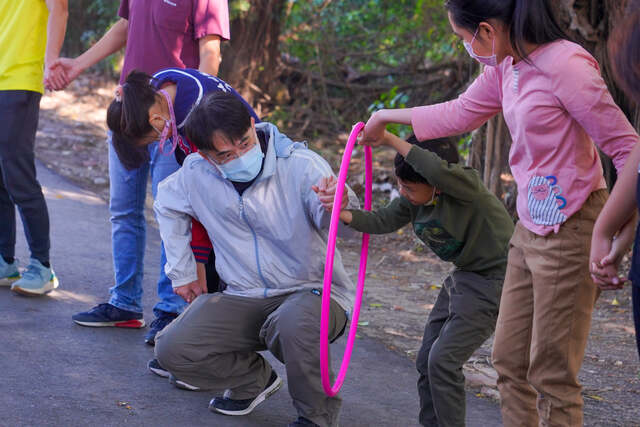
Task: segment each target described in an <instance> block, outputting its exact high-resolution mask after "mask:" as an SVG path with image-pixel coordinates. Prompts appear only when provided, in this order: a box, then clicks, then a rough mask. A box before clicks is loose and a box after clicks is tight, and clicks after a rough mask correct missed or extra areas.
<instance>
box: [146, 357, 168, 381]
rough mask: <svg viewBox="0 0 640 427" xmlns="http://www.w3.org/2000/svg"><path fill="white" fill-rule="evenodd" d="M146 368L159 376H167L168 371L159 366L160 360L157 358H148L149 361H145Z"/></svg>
mask: <svg viewBox="0 0 640 427" xmlns="http://www.w3.org/2000/svg"><path fill="white" fill-rule="evenodd" d="M147 368H149V370H150V371H151V372H153V373H154V374H156V375H158V376H159V377H162V378H169V375H170V374H169V371H167V370H166V369H164V368H163V367H162V366H160V362H158V359H151V360H149V363H147Z"/></svg>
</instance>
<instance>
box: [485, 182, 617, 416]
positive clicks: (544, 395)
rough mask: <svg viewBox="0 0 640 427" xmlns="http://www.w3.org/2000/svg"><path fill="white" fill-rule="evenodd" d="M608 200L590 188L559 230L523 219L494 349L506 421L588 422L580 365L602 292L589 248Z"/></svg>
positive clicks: (511, 253)
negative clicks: (540, 230)
mask: <svg viewBox="0 0 640 427" xmlns="http://www.w3.org/2000/svg"><path fill="white" fill-rule="evenodd" d="M606 199H607V192H606V190H598V191H595V192H593V193H591V195H590V196H589V198H588V199H587V201H586V202H585V203H584V205H583V206H582V208H581V210H580V211H578V212H577V213H575V214H574V215H573V216H572V217H571V218H569V219H568V220H567V221H566V222H565V223H564V224H562V226H561V227H560V231H559V232H558V233H557V234H556V233H551V234H549V235H547V236H539V235H537V234H535V233H532V232H531V231H529V230H527V229H526V228H525V227H524V226H522V225H521V224H520V223H518V224H517V225H516V229H515V232H514V234H513V237H512V238H511V242H510V250H509V261H508V264H507V274H506V277H505V282H504V288H503V291H502V299H501V303H500V313H499V315H498V324H497V326H496V338H495V342H494V348H493V365H494V367H495V369H496V371H497V372H498V388H499V390H500V399H501V406H502V420H503V422H504V425H505V426H506V427H512V426H518V427H520V426H522V427H527V426H536V425H541V426H581V425H582V406H583V401H582V396H581V395H580V392H581V386H580V383H579V382H578V371H579V370H580V366H581V364H582V359H583V357H584V351H585V347H586V344H587V337H588V335H589V327H590V324H591V313H592V311H593V307H594V304H595V301H596V299H597V297H598V294H599V291H598V288H597V286H596V285H595V284H594V283H593V281H592V280H591V278H590V276H589V251H590V249H591V234H592V231H593V225H594V222H595V220H596V218H597V216H598V214H599V212H600V210H601V209H602V207H603V205H604V203H605V201H606Z"/></svg>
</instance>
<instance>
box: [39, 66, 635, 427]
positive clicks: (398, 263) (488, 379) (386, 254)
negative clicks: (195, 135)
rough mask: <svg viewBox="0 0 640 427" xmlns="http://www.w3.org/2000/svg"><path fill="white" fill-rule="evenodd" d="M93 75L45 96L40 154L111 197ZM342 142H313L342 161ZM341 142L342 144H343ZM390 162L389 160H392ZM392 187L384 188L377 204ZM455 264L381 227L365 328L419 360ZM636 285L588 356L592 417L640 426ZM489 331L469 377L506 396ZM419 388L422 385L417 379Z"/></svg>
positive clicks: (605, 305)
mask: <svg viewBox="0 0 640 427" xmlns="http://www.w3.org/2000/svg"><path fill="white" fill-rule="evenodd" d="M92 81H95V80H92V79H90V78H84V79H81V80H79V81H77V82H75V83H74V84H73V86H72V88H71V89H70V90H68V91H66V92H62V93H54V94H48V95H46V96H45V97H44V98H43V100H42V104H41V107H42V108H41V115H40V126H39V131H38V138H37V143H36V144H37V155H38V158H39V159H40V160H41V161H42V162H43V163H45V164H46V165H47V166H48V167H49V168H51V169H53V170H54V171H55V172H57V173H59V174H61V175H63V176H65V177H67V178H69V179H71V180H73V181H75V182H76V183H78V184H80V185H81V186H83V187H85V188H88V189H90V190H92V191H94V192H96V193H97V194H99V195H100V197H102V198H103V199H105V200H108V195H109V188H108V165H107V145H106V126H105V124H104V117H105V108H106V106H107V105H108V103H109V102H110V101H111V99H112V93H113V89H114V87H115V85H114V84H113V83H102V84H100V85H98V86H93V84H92ZM343 139H344V140H342V141H338V142H325V143H324V144H323V143H318V144H312V148H314V149H316V150H318V151H320V152H322V153H323V154H324V155H325V156H326V157H327V158H328V159H329V160H330V162H331V163H332V164H333V166H334V169H336V168H337V166H338V162H339V157H340V155H341V150H336V147H338V146H340V145H342V144H344V142H345V141H346V135H344V136H343ZM336 151H338V152H336ZM391 158H392V157H391V155H390V153H388V152H379V153H376V154H375V160H376V165H375V166H374V168H376V171H377V172H375V174H376V180H377V181H388V180H390V177H391V174H392V173H391V171H390V170H389V169H388V168H389V165H390V160H391ZM352 166H353V168H352V169H353V170H352V173H351V176H352V178H351V182H350V184H351V185H352V186H353V187H354V188H355V189H356V191H358V189H361V184H362V182H361V178H360V177H359V176H358V175H357V172H358V170H359V169H360V168H361V164H360V161H359V160H358V159H354V162H353V164H352ZM385 168H387V169H385ZM388 197H389V194H388V193H384V192H377V193H376V194H375V199H376V201H375V203H376V204H378V205H380V204H383V203H385V201H386V199H387V198H388ZM339 247H340V248H341V250H342V254H343V257H344V261H345V265H347V266H350V267H351V269H350V271H351V272H352V275H353V278H354V279H355V277H356V274H357V273H356V271H355V269H356V268H357V265H358V257H359V253H360V247H359V243H358V242H352V241H350V242H340V244H339ZM449 268H450V265H449V264H446V263H443V262H441V261H439V260H438V259H437V258H436V257H435V256H434V255H433V254H431V253H430V251H429V250H428V249H426V248H425V247H424V246H423V245H422V244H421V243H420V242H419V241H418V240H417V239H416V238H415V237H414V236H413V234H412V232H411V229H410V228H408V227H407V228H405V229H402V230H400V231H398V232H397V233H393V234H390V235H386V236H372V238H371V246H370V259H369V268H368V274H367V282H366V286H365V295H364V300H363V311H362V313H361V315H360V322H359V323H360V325H359V334H362V335H366V336H369V337H373V338H376V339H379V340H381V341H382V342H383V343H385V345H387V346H388V347H389V348H390V349H393V350H394V351H397V352H399V353H402V354H404V355H405V356H406V357H409V358H411V359H415V356H416V353H417V351H418V349H419V347H420V342H421V340H422V333H423V329H424V324H425V322H426V319H427V316H428V314H429V312H430V310H431V308H432V307H433V303H434V302H435V299H436V296H437V294H438V292H439V291H440V285H441V282H442V280H443V279H444V277H445V275H446V274H447V272H448V270H449ZM630 295H631V292H630V289H629V287H626V288H625V289H623V290H621V291H617V292H608V293H605V294H603V295H602V296H601V297H600V299H599V300H598V303H597V305H596V311H595V313H594V318H593V323H592V329H591V334H590V338H589V344H588V348H587V353H586V357H585V362H584V365H583V368H582V371H581V374H580V380H581V382H582V384H583V386H584V398H585V425H588V426H640V366H639V364H638V357H637V354H636V352H635V342H634V335H633V323H632V318H631V316H632V314H631V311H630V310H631V296H630ZM491 343H492V340H488V341H487V342H486V343H485V344H484V345H483V346H482V347H481V348H480V349H479V350H478V351H477V352H476V353H475V354H474V356H473V358H472V360H471V361H470V363H469V364H467V366H466V367H465V373H466V375H467V380H468V385H469V387H470V388H471V389H473V390H475V391H476V392H477V394H478V395H479V396H481V397H486V398H488V399H491V398H496V397H497V396H498V394H497V391H496V389H495V371H494V370H493V369H492V368H491V365H490V363H489V356H490V351H491V350H490V349H491ZM411 387H413V385H411Z"/></svg>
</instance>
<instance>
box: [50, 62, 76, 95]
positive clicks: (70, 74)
mask: <svg viewBox="0 0 640 427" xmlns="http://www.w3.org/2000/svg"><path fill="white" fill-rule="evenodd" d="M47 70H50V71H49V73H47ZM47 70H45V86H46V87H47V89H50V90H62V89H65V88H66V87H67V86H68V85H69V83H71V82H72V81H73V80H75V79H76V77H78V75H80V73H82V71H84V69H83V68H82V67H81V66H80V64H78V61H77V60H76V59H72V58H58V59H56V60H55V61H53V62H52V63H51V64H50V65H49V66H48V67H47ZM52 73H53V74H52ZM49 76H51V78H50V77H49ZM60 76H64V78H61V77H60Z"/></svg>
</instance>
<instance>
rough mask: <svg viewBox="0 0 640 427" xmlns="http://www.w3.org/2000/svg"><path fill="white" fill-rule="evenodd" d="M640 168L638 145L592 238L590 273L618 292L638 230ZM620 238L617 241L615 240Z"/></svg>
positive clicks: (612, 193) (598, 281)
mask: <svg viewBox="0 0 640 427" xmlns="http://www.w3.org/2000/svg"><path fill="white" fill-rule="evenodd" d="M638 165H640V144H636V146H635V147H634V148H633V151H632V152H631V154H629V157H628V158H627V162H626V164H625V166H624V169H623V170H622V173H621V174H620V177H619V178H618V180H617V182H616V185H615V186H614V187H613V191H612V192H611V196H610V197H609V200H607V203H606V204H605V205H604V208H603V209H602V212H600V215H599V216H598V219H597V220H596V224H595V226H594V228H593V236H592V238H591V256H590V263H589V266H590V270H591V274H592V277H593V279H594V280H595V281H596V283H598V284H599V285H600V287H602V288H603V289H611V288H613V289H617V288H619V287H620V286H622V282H623V279H622V278H620V277H618V274H617V273H618V266H619V264H620V260H621V259H622V255H624V253H625V252H626V251H627V250H628V249H629V244H630V242H631V241H632V240H633V231H634V230H635V225H636V219H635V213H636V210H635V208H636V207H635V203H636V199H635V194H636V187H637V181H638ZM616 235H617V238H616V240H615V241H614V237H616Z"/></svg>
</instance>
